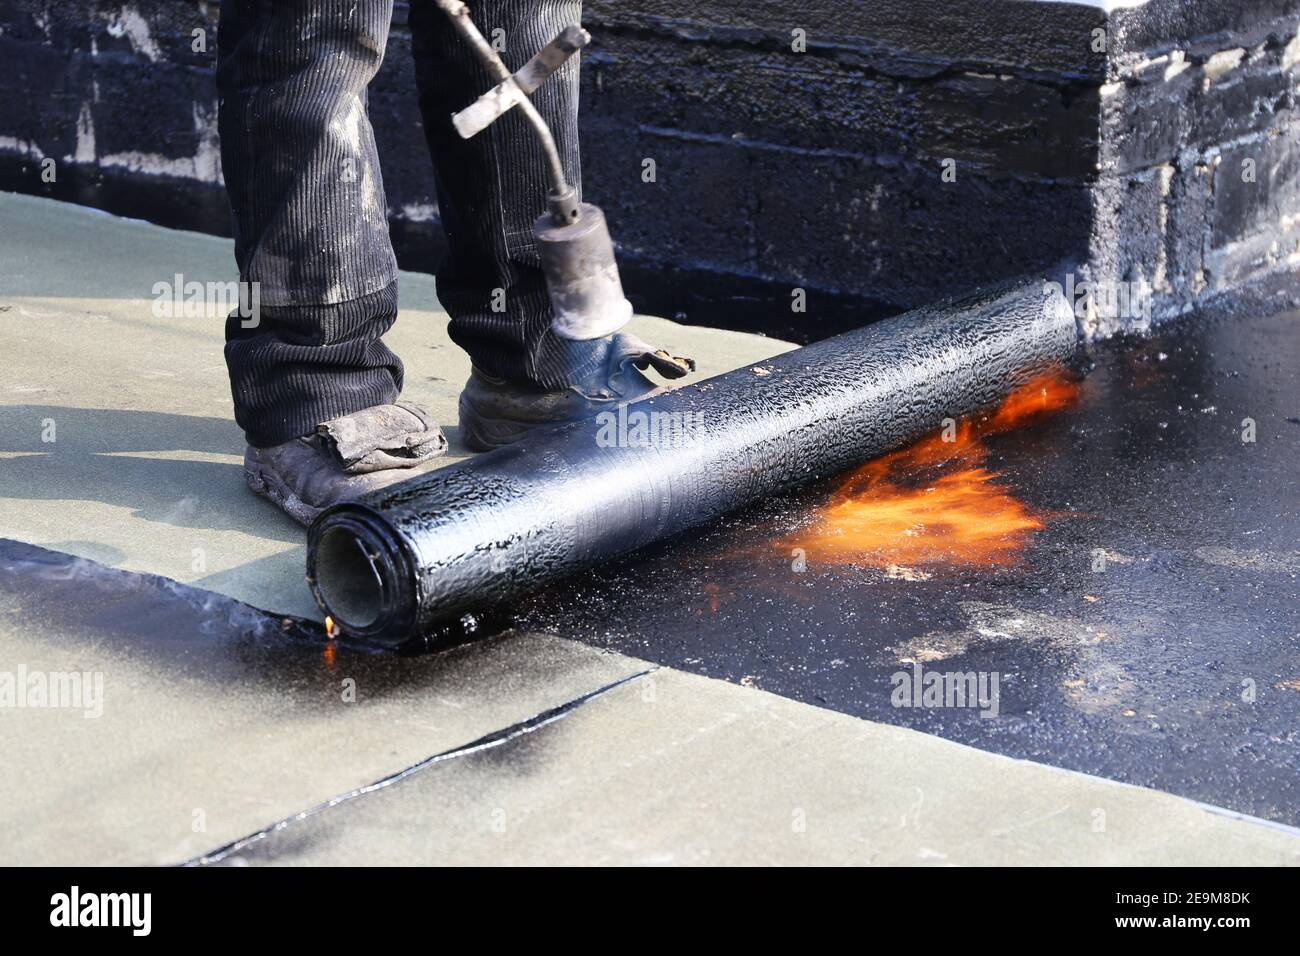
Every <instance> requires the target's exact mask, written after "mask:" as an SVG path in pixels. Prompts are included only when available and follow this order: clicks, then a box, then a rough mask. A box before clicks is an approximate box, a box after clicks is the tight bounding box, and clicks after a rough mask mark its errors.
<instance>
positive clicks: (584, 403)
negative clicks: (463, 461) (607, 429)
mask: <svg viewBox="0 0 1300 956" xmlns="http://www.w3.org/2000/svg"><path fill="white" fill-rule="evenodd" d="M565 347H566V348H567V349H568V350H569V352H570V363H569V366H570V367H569V369H568V375H567V377H568V379H569V381H570V382H572V383H573V384H571V385H570V386H569V387H568V388H564V389H559V390H556V391H547V390H546V389H542V388H538V387H537V386H533V385H527V384H520V383H516V382H510V381H507V380H506V379H503V378H497V377H496V376H493V375H489V374H488V373H486V372H484V371H482V370H481V369H479V368H478V367H477V366H475V367H474V368H473V369H472V370H471V371H470V376H469V381H467V382H466V383H465V388H464V390H463V391H462V392H461V393H460V433H461V440H462V441H464V443H465V445H466V447H468V448H469V449H471V450H472V451H491V450H492V449H493V448H500V447H501V446H503V445H509V444H512V443H513V442H516V441H518V440H519V439H521V438H523V437H524V436H525V435H527V434H528V433H529V432H530V431H532V430H533V429H535V428H540V427H542V426H545V425H553V424H555V423H557V422H566V421H572V420H574V419H578V418H586V417H589V416H591V415H595V414H597V413H599V412H600V411H602V410H605V409H610V408H617V407H618V406H620V405H625V404H627V403H628V402H634V401H636V400H637V399H641V398H646V397H647V396H649V395H652V394H654V393H656V392H659V391H662V390H663V386H659V385H656V384H655V383H654V382H652V381H651V380H650V379H649V378H647V377H646V376H645V375H643V374H642V372H641V370H643V369H648V368H651V367H653V368H654V369H655V371H657V372H658V373H659V374H660V375H663V376H664V377H665V378H674V379H675V378H681V377H682V376H683V375H686V374H687V373H688V372H693V371H695V360H694V359H689V358H681V357H679V356H675V355H673V354H671V353H670V352H668V351H666V350H664V349H656V348H654V347H653V346H651V345H648V344H646V343H645V342H643V341H642V340H641V339H639V338H637V337H636V336H634V335H631V334H629V333H626V332H618V333H615V334H614V335H610V336H606V337H605V338H603V339H594V340H591V341H586V342H570V343H567V344H566V346H565Z"/></svg>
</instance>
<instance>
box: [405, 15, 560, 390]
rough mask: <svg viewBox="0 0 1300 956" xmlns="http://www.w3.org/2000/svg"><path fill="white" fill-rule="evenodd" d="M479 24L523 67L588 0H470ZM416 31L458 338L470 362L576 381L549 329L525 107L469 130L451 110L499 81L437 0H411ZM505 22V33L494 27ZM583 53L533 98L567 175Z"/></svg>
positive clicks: (539, 181) (553, 382) (540, 196)
mask: <svg viewBox="0 0 1300 956" xmlns="http://www.w3.org/2000/svg"><path fill="white" fill-rule="evenodd" d="M468 5H469V8H470V13H471V15H472V17H473V19H474V22H475V24H476V25H477V26H478V28H479V30H480V31H481V32H482V33H483V35H484V36H486V37H487V38H488V40H490V41H496V42H497V45H498V48H500V45H501V44H502V43H503V44H504V49H502V50H500V54H501V58H502V60H504V61H505V63H506V65H507V66H508V67H509V68H510V69H512V70H517V69H518V68H519V67H521V66H523V65H524V63H526V62H527V61H528V59H529V58H530V57H531V56H532V55H533V54H534V53H536V52H537V51H538V50H540V49H541V48H542V47H543V46H545V45H546V44H547V43H548V42H550V41H551V40H552V39H554V37H555V35H556V34H557V33H559V32H560V30H562V29H563V28H564V27H566V26H568V25H569V24H572V23H577V22H578V21H579V19H580V17H581V14H582V4H581V2H580V0H470V2H469V4H468ZM410 22H411V38H412V47H413V50H414V54H415V75H416V80H417V84H418V86H419V93H420V109H421V113H422V115H423V119H424V134H425V138H426V139H427V140H428V143H429V150H430V152H431V153H432V155H433V162H434V172H435V180H436V184H437V191H438V210H439V214H440V216H441V218H442V224H443V227H444V228H445V230H446V233H447V238H448V241H449V243H450V245H451V254H450V256H449V257H448V258H447V260H446V262H445V263H444V264H443V266H442V267H441V268H440V269H439V271H438V298H439V299H440V300H441V302H442V304H443V307H444V308H446V310H447V312H448V313H449V314H450V315H451V325H450V332H451V337H452V339H453V340H454V341H455V342H456V343H457V344H458V345H460V346H461V347H462V348H464V349H465V351H467V352H468V353H469V354H470V357H471V358H472V359H473V360H474V365H475V366H476V367H477V368H479V369H481V370H483V371H484V372H487V373H489V374H490V375H492V376H497V377H500V378H503V379H506V380H508V381H510V382H516V383H524V384H531V385H534V386H539V387H541V388H545V389H562V388H566V387H567V386H569V385H572V384H574V382H573V381H572V375H571V369H570V365H571V363H570V362H569V361H568V359H567V358H566V354H565V349H564V347H563V343H562V342H557V341H556V340H555V338H554V337H553V336H552V335H550V334H549V332H548V329H549V327H550V322H551V308H550V302H549V300H548V298H547V292H546V283H545V280H544V278H543V276H542V271H541V266H540V262H539V260H538V256H537V248H536V244H535V243H534V241H533V233H532V229H533V223H534V221H535V220H536V219H537V217H538V216H540V215H541V214H542V212H543V211H544V209H545V205H546V193H547V189H548V183H547V181H546V175H545V166H544V163H543V159H542V151H541V148H540V146H539V145H538V143H537V140H536V139H535V138H534V135H533V134H532V132H531V131H530V130H529V128H528V125H527V123H526V122H525V120H524V119H523V117H522V116H521V115H520V113H519V111H518V110H512V111H510V112H509V113H507V114H506V115H505V116H503V117H501V118H500V119H499V120H497V121H496V122H495V123H493V124H492V125H491V126H490V127H488V129H487V130H485V131H484V132H482V133H479V134H478V135H477V136H475V137H474V138H472V139H469V140H462V139H461V138H460V136H458V135H457V133H456V131H455V129H454V128H453V127H452V125H451V114H452V113H455V112H457V111H458V110H461V109H463V108H464V107H465V106H467V105H469V104H470V103H471V102H473V101H474V100H475V99H477V98H478V96H479V95H480V94H482V93H485V92H487V91H488V90H489V89H491V88H492V87H493V86H495V85H496V83H497V80H495V79H494V78H493V77H492V76H491V75H490V74H489V73H488V72H487V70H486V69H485V68H484V67H483V66H482V64H481V63H480V62H479V60H478V59H477V58H476V57H475V56H474V53H473V51H472V50H471V49H470V48H469V46H468V44H466V43H465V42H464V40H462V39H461V38H460V36H459V35H458V34H457V33H456V31H455V30H454V28H453V27H452V25H451V21H450V20H449V18H448V17H447V15H446V14H445V13H443V12H442V11H441V10H439V9H438V8H437V7H436V6H435V5H434V4H433V3H431V2H427V3H413V4H411V16H410ZM497 31H500V32H497ZM577 60H578V58H577V57H576V56H575V57H573V58H572V59H571V60H570V61H569V62H568V63H567V64H566V65H565V66H564V67H562V68H561V69H560V70H559V71H558V72H556V74H555V75H554V76H552V77H550V78H549V79H548V80H547V81H546V82H545V83H543V84H542V86H541V88H540V89H538V90H537V91H536V92H535V93H533V94H532V96H531V97H530V99H531V100H532V102H533V104H534V105H535V106H536V107H537V109H538V111H539V112H540V113H541V114H542V116H543V117H544V118H545V119H546V121H547V123H549V124H550V127H551V131H552V132H553V134H554V136H555V141H556V145H557V146H558V148H559V151H560V157H561V159H562V161H563V164H564V171H565V173H566V175H567V176H568V179H569V181H570V182H571V183H573V184H574V185H575V186H577V185H578V184H579V182H580V170H579V160H578V62H577Z"/></svg>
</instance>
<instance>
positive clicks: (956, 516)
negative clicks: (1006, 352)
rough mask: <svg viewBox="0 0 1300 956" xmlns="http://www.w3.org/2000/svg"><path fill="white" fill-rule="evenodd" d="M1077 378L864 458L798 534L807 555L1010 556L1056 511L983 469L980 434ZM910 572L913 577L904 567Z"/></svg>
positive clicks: (865, 559) (1041, 407)
mask: <svg viewBox="0 0 1300 956" xmlns="http://www.w3.org/2000/svg"><path fill="white" fill-rule="evenodd" d="M1078 391H1079V387H1078V384H1077V383H1075V382H1072V381H1070V380H1068V379H1065V378H1064V377H1062V376H1060V375H1044V376H1041V377H1039V378H1037V379H1034V380H1033V381H1031V382H1029V383H1028V384H1026V385H1024V386H1022V387H1020V388H1018V389H1016V390H1015V391H1013V392H1012V393H1011V394H1010V395H1009V396H1007V398H1006V399H1005V400H1004V401H1003V402H1002V404H1001V405H999V406H998V407H997V409H995V410H994V411H993V412H992V413H991V414H989V415H986V416H985V417H983V418H980V419H978V420H977V421H975V422H969V421H967V422H962V423H961V424H960V425H959V426H957V427H955V428H951V429H949V430H948V431H946V432H940V433H939V434H936V435H931V436H929V437H927V438H924V439H922V440H921V441H918V442H916V443H915V444H913V445H911V446H909V447H907V448H903V449H900V450H899V451H895V452H891V453H890V454H887V455H884V456H882V457H880V458H876V459H874V460H873V461H869V462H867V463H866V464H865V465H863V466H862V467H861V468H859V469H858V470H857V471H855V472H854V473H853V474H851V475H850V476H849V477H848V479H847V480H846V481H845V482H844V484H843V485H841V486H840V488H839V490H838V491H837V492H836V493H835V495H834V496H833V497H832V499H831V500H830V502H829V503H828V504H826V505H825V506H824V507H823V508H822V509H821V510H820V511H819V512H818V514H817V516H816V518H815V519H814V521H813V522H812V524H810V525H809V526H808V527H807V528H806V529H804V531H803V532H802V533H801V537H800V540H798V541H788V542H783V547H786V548H789V547H790V546H792V545H793V546H794V547H800V548H803V549H804V552H805V554H806V556H807V558H808V560H809V561H818V560H820V561H826V562H829V563H834V564H860V565H870V566H874V567H881V568H889V569H891V571H897V570H898V569H899V568H907V567H909V566H916V565H933V564H971V565H983V566H995V565H1006V564H1012V563H1014V561H1015V560H1016V558H1017V557H1018V556H1019V554H1020V552H1021V550H1022V549H1023V548H1024V546H1025V544H1026V543H1027V542H1028V540H1029V535H1030V534H1031V533H1032V532H1034V531H1038V530H1040V529H1041V528H1043V527H1044V522H1045V520H1046V519H1047V518H1048V517H1050V516H1049V515H1046V514H1042V513H1035V512H1034V511H1032V510H1030V508H1029V507H1027V506H1026V505H1025V504H1024V503H1023V502H1021V501H1020V500H1019V499H1017V498H1016V497H1015V496H1014V495H1012V494H1011V493H1010V491H1008V490H1007V489H1006V488H1005V487H1004V486H1002V485H1000V484H997V478H998V476H997V475H996V474H995V473H994V472H992V471H990V470H989V469H987V468H986V467H984V459H985V457H986V456H987V454H988V451H987V449H986V448H985V446H984V444H983V441H982V439H983V438H984V436H986V435H991V434H995V433H997V432H1003V431H1007V430H1009V429H1012V428H1015V427H1017V426H1020V425H1023V424H1025V423H1027V422H1029V421H1030V420H1032V419H1034V418H1037V417H1039V416H1042V415H1045V414H1050V413H1052V412H1056V411H1059V410H1060V409H1062V408H1064V407H1066V406H1068V405H1069V404H1071V403H1072V402H1073V401H1074V400H1075V399H1076V398H1077V396H1078ZM903 576H907V575H903Z"/></svg>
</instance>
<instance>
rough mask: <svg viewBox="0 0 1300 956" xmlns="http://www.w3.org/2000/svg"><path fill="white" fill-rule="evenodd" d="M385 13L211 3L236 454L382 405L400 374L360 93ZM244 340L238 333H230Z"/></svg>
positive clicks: (380, 44) (381, 38)
mask: <svg viewBox="0 0 1300 956" xmlns="http://www.w3.org/2000/svg"><path fill="white" fill-rule="evenodd" d="M392 7H393V3H392V0H275V2H274V3H271V2H267V0H224V2H223V3H222V5H221V26H220V36H219V58H218V68H217V85H218V93H219V98H220V116H219V123H220V133H221V161H222V167H223V172H224V175H225V180H226V188H227V191H228V192H229V195H230V203H231V206H232V209H233V213H234V229H235V256H236V260H237V261H238V264H239V273H240V278H241V280H243V281H245V282H256V283H258V293H259V299H260V311H259V314H258V315H257V316H256V321H250V320H245V319H242V318H241V317H239V316H232V318H231V319H230V321H229V322H228V325H227V331H226V337H227V344H226V361H227V364H228V366H229V369H230V379H231V390H232V392H233V396H234V404H235V418H236V420H237V421H238V422H239V424H240V426H242V427H243V429H244V430H245V432H246V434H247V436H248V440H249V443H250V445H253V446H258V447H265V446H271V445H277V444H280V443H282V442H286V441H289V440H290V439H294V438H296V437H298V436H302V435H306V434H309V433H311V432H313V431H315V429H316V426H317V424H318V423H320V422H323V421H326V420H328V419H332V418H336V417H338V416H342V415H346V414H349V413H352V412H357V411H359V410H361V409H365V408H368V407H370V406H375V405H381V404H384V403H387V402H392V401H393V400H394V399H395V398H396V397H397V393H398V391H399V389H400V388H401V384H402V363H401V361H400V360H399V359H398V358H397V356H395V355H394V354H393V353H392V352H391V351H389V349H388V348H387V347H386V346H385V345H384V344H383V343H382V342H381V341H380V336H382V335H383V334H384V332H386V331H387V330H388V328H389V327H390V326H391V325H392V323H393V321H394V320H395V319H396V317H397V262H396V260H395V259H394V257H393V250H392V247H391V245H390V243H389V239H388V222H387V216H386V213H385V201H384V189H383V183H382V180H381V178H380V173H379V162H378V157H377V154H376V152H375V142H374V136H373V133H372V130H371V128H370V121H369V118H368V117H367V113H366V86H367V84H368V83H369V82H370V79H371V78H372V77H373V76H374V75H375V72H376V71H377V70H378V69H379V65H380V62H381V60H382V59H383V55H384V47H385V44H386V43H387V40H388V28H389V23H390V20H391V17H392ZM246 326H248V327H246Z"/></svg>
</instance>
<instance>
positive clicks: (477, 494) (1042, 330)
mask: <svg viewBox="0 0 1300 956" xmlns="http://www.w3.org/2000/svg"><path fill="white" fill-rule="evenodd" d="M1049 288H1050V287H1049V286H1048V285H1047V284H1046V283H1045V282H1044V281H1042V280H1036V281H1028V282H1024V283H1018V284H1011V285H1004V286H1000V287H997V288H995V289H991V290H985V291H982V292H979V293H975V294H972V295H969V296H965V297H962V298H959V299H953V300H948V301H945V302H942V303H939V304H936V305H933V306H929V307H926V308H923V309H918V310H916V311H913V312H909V313H906V314H904V315H900V316H896V317H894V318H892V319H887V320H885V321H882V322H877V323H875V324H873V325H870V326H867V327H865V328H862V329H858V330H856V331H853V332H848V333H846V334H844V335H839V336H836V337H834V338H830V339H825V340H823V341H820V342H817V343H814V344H812V345H809V346H806V347H804V348H801V349H796V350H794V351H792V352H787V353H785V354H783V355H780V356H777V357H776V358H772V359H769V360H767V361H765V362H764V363H763V364H761V365H756V366H750V367H747V368H742V369H737V370H736V371H733V372H729V373H727V374H725V375H721V376H718V377H717V378H713V379H709V380H707V381H703V382H700V383H698V384H694V385H687V386H683V387H679V388H676V389H673V390H672V391H669V392H666V393H664V394H661V395H658V396H655V397H652V398H649V399H645V400H643V401H640V402H636V403H633V404H631V405H627V406H624V407H623V408H622V409H618V410H611V411H609V412H603V413H601V414H599V415H596V416H595V417H593V418H589V419H586V420H583V421H579V422H573V423H570V424H567V425H561V426H557V427H555V428H550V429H546V430H543V431H539V432H537V433H535V434H532V435H529V436H528V437H527V438H525V439H524V440H523V441H521V442H519V443H518V444H517V445H514V446H511V447H507V448H503V449H499V450H497V451H494V452H490V453H488V454H484V455H480V456H478V457H476V458H472V459H469V460H467V461H464V462H461V463H459V464H456V465H453V466H450V467H447V468H443V469H440V470H438V471H434V472H431V473H428V474H426V475H423V476H421V477H419V478H416V479H413V480H411V481H409V482H405V483H403V484H400V485H396V486H393V487H390V488H388V489H385V490H383V491H381V492H378V493H376V494H374V495H371V496H369V497H366V498H363V499H361V500H359V501H357V502H353V503H348V504H343V505H339V506H336V507H334V508H331V509H329V510H328V511H326V512H325V513H323V514H322V515H321V516H320V517H319V518H318V519H317V520H316V522H315V523H314V524H313V525H312V527H311V530H310V532H309V539H308V558H307V574H308V579H309V580H310V582H311V584H312V587H313V591H314V592H315V594H316V598H317V600H318V601H319V602H320V603H321V605H322V607H324V609H325V610H326V612H327V613H328V614H330V615H331V616H332V617H333V618H334V620H335V622H336V623H337V624H338V625H339V626H340V627H341V628H342V629H343V630H344V631H345V632H347V633H349V634H352V635H355V636H357V637H361V638H365V639H370V640H377V641H381V642H384V643H390V644H396V643H401V642H402V641H404V640H406V639H407V638H409V637H412V636H414V635H415V634H417V633H419V632H420V631H421V630H422V629H424V628H425V627H427V626H429V625H432V624H434V623H436V622H438V621H440V620H444V619H447V618H452V617H455V616H457V615H460V614H463V613H465V612H467V611H470V610H473V609H476V608H483V607H488V606H492V605H497V604H501V603H503V602H508V601H510V600H512V599H514V598H517V597H519V596H521V595H523V594H525V593H528V592H530V591H533V590H535V589H537V588H539V587H541V586H543V585H545V584H547V583H549V582H553V581H556V580H558V579H560V578H562V577H564V576H565V575H567V574H569V573H571V572H573V571H575V570H578V569H580V568H583V567H588V566H591V565H593V564H596V563H599V562H602V561H607V560H609V559H612V558H615V557H617V556H619V555H622V554H626V553H628V552H630V551H634V550H636V549H637V548H640V547H643V546H644V545H647V544H649V543H651V542H653V541H657V540H659V539H662V538H665V537H667V536H669V535H673V534H676V533H678V532H680V531H684V530H686V529H688V528H691V527H694V526H697V525H700V524H702V523H704V522H707V521H710V520H713V519H715V518H717V517H718V516H720V515H722V514H725V513H726V512H729V511H732V510H734V509H737V508H741V507H744V506H746V505H749V504H752V503H754V502H756V501H759V500H761V499H763V498H766V497H768V496H771V495H776V494H781V493H783V492H786V491H789V490H790V489H793V488H796V487H798V486H800V485H803V484H806V483H808V482H810V481H813V480H815V479H818V478H823V477H826V476H830V475H834V474H836V473H837V472H840V471H843V470H845V469H848V468H851V467H853V466H855V465H857V464H859V463H861V462H863V461H865V460H867V459H870V458H873V457H875V456H877V455H881V454H883V453H885V452H888V451H890V450H892V449H894V448H897V447H900V446H902V445H904V444H906V443H908V442H911V441H914V440H915V439H917V438H919V437H921V436H923V435H925V434H927V433H929V432H931V431H934V430H936V429H938V428H940V427H941V425H942V422H943V420H944V419H945V418H954V419H956V418H961V417H963V416H966V415H969V414H971V413H973V412H976V411H979V410H980V409H983V408H986V407H989V406H991V405H993V404H994V403H996V402H997V401H998V400H1000V399H1001V398H1002V397H1004V396H1005V395H1006V394H1008V393H1009V392H1010V391H1011V390H1012V389H1014V388H1015V387H1017V386H1019V385H1021V384H1024V383H1025V382H1026V381H1028V380H1029V379H1030V378H1032V377H1033V376H1035V375H1036V374H1039V373H1041V372H1042V371H1043V370H1044V369H1045V368H1048V367H1050V366H1053V365H1063V364H1066V363H1068V362H1069V361H1070V359H1071V357H1072V356H1073V353H1074V350H1075V347H1076V340H1077V332H1076V326H1075V319H1074V314H1073V311H1072V309H1071V308H1070V307H1069V306H1068V305H1067V303H1066V301H1065V299H1064V297H1063V296H1062V295H1061V293H1060V291H1059V289H1058V290H1057V291H1048V289H1049Z"/></svg>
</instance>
